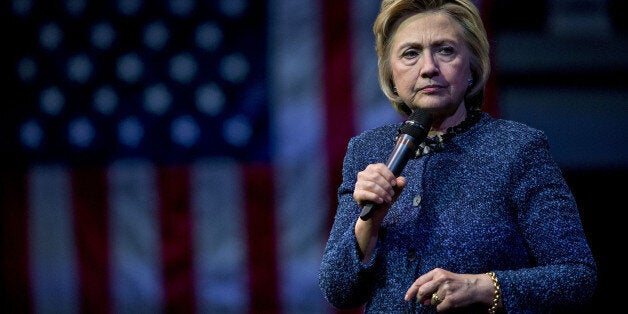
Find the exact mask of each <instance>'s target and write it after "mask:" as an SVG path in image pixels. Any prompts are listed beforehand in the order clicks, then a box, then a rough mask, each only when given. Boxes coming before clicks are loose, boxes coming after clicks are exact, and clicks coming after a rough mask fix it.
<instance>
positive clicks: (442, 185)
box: [319, 113, 597, 313]
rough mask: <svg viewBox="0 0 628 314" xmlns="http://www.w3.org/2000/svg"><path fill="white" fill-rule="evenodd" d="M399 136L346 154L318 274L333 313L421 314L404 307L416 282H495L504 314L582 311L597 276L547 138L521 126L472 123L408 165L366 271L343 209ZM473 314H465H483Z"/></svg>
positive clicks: (370, 140) (386, 129) (484, 120)
mask: <svg viewBox="0 0 628 314" xmlns="http://www.w3.org/2000/svg"><path fill="white" fill-rule="evenodd" d="M398 127H399V124H390V125H386V126H382V127H379V128H375V129H372V130H369V131H366V132H364V133H362V134H360V135H358V136H356V137H354V138H352V139H351V140H350V142H349V145H348V149H347V152H346V155H345V160H344V165H343V171H342V175H343V181H342V184H341V185H340V187H339V189H338V201H339V205H338V209H337V212H336V216H335V220H334V224H333V227H332V229H331V232H330V235H329V239H328V242H327V245H326V247H325V251H324V254H323V260H322V263H321V268H320V273H319V284H320V287H321V290H322V291H323V293H324V295H325V298H326V299H327V300H328V301H329V302H330V303H331V304H332V305H334V306H335V307H337V308H354V307H358V306H361V305H364V304H365V309H366V312H368V313H400V312H410V313H431V312H435V309H434V307H431V306H423V305H422V304H418V303H417V302H406V301H404V300H403V297H404V294H405V292H406V290H407V289H408V288H409V287H410V285H411V284H412V283H413V282H414V280H415V279H416V278H417V277H419V276H420V275H422V274H424V273H426V272H428V271H430V270H432V269H433V268H435V267H440V268H443V269H446V270H449V271H452V272H456V273H485V272H489V271H494V272H495V273H496V274H497V277H498V279H499V283H500V285H501V291H502V297H503V302H504V305H505V307H506V310H507V312H508V313H548V312H577V311H579V310H580V309H582V308H583V307H585V306H588V305H589V303H590V302H591V301H592V296H593V293H594V291H595V288H596V284H597V267H596V263H595V260H594V258H593V255H592V252H591V250H590V247H589V245H588V241H587V238H586V236H585V233H584V232H583V227H582V223H581V220H580V216H579V212H578V208H577V205H576V202H575V200H574V198H573V195H572V194H571V192H570V190H569V187H568V186H567V184H566V182H565V180H564V178H563V176H562V173H561V170H560V168H559V167H558V165H557V164H556V163H555V161H554V160H553V158H552V156H551V154H550V150H549V144H548V140H547V138H546V136H545V135H544V134H543V133H542V132H541V131H539V130H536V129H533V128H530V127H528V126H526V125H524V124H521V123H518V122H514V121H508V120H502V119H494V118H492V117H490V116H489V115H488V114H485V113H482V116H481V118H480V120H479V121H478V122H477V123H476V124H475V125H473V126H472V127H471V128H470V129H468V130H467V131H466V132H464V133H462V134H458V135H456V136H454V137H453V138H452V139H451V140H450V141H449V142H446V144H445V147H444V149H443V150H441V151H436V152H431V153H429V154H427V155H425V156H422V157H419V158H416V159H411V160H409V161H408V163H407V165H406V167H405V168H404V170H403V172H402V173H401V175H402V176H405V177H406V179H407V185H406V188H405V189H404V191H403V192H402V193H401V195H400V196H399V198H398V200H397V201H396V203H395V204H393V206H392V207H391V209H390V211H389V213H388V214H387V216H386V218H385V219H384V221H383V224H382V228H381V229H380V235H379V240H378V243H377V247H376V249H375V254H374V255H373V257H372V259H371V260H370V261H369V262H368V263H367V264H364V263H363V262H362V261H361V260H360V258H359V256H358V248H357V242H356V238H355V235H354V230H353V228H354V225H355V222H356V219H358V216H359V215H360V212H361V209H360V207H359V206H358V205H357V204H356V203H355V201H354V200H353V188H354V185H355V181H356V177H357V173H358V172H359V171H361V170H363V169H364V168H365V167H366V166H367V165H368V164H371V163H377V162H385V161H386V159H387V158H388V155H389V154H390V153H391V151H392V148H393V146H394V138H395V135H396V132H397V128H398ZM486 311H487V307H486V306H479V305H478V306H476V307H472V308H469V309H466V310H465V311H462V312H463V313H476V312H477V313H486Z"/></svg>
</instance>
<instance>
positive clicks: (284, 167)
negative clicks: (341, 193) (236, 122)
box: [268, 0, 330, 313]
mask: <svg viewBox="0 0 628 314" xmlns="http://www.w3.org/2000/svg"><path fill="white" fill-rule="evenodd" d="M269 5H270V9H269V12H270V14H269V27H270V29H269V33H270V41H269V45H268V46H269V58H270V64H271V66H270V71H271V73H270V77H271V80H270V104H271V106H272V108H271V119H272V122H273V123H272V125H273V126H274V129H273V130H272V134H273V139H274V140H275V141H276V142H275V143H276V145H274V149H275V151H274V152H273V157H274V159H273V164H274V167H275V191H276V194H275V200H276V204H277V207H276V208H277V210H278V211H277V235H278V237H279V238H278V239H277V241H278V247H277V251H278V256H279V265H278V269H279V277H280V278H279V283H280V284H279V287H280V301H281V304H282V305H283V309H282V311H283V312H285V313H324V312H325V311H326V310H327V309H328V308H329V306H328V305H327V303H326V301H325V300H324V299H323V297H322V294H321V292H320V289H319V288H318V269H319V267H320V259H321V256H322V244H323V242H324V237H326V234H325V233H326V226H327V225H326V223H327V221H326V219H327V217H328V213H329V210H330V208H329V201H328V200H329V196H328V195H325V193H326V192H327V189H326V182H327V170H326V169H327V165H326V164H325V153H324V152H325V148H324V145H323V144H324V141H323V134H322V133H323V131H324V130H325V127H324V122H323V117H324V112H323V110H324V105H323V104H322V100H321V99H322V95H321V86H322V82H321V75H322V73H321V69H322V66H321V65H322V62H323V60H321V56H322V47H321V45H322V38H321V37H320V35H321V33H320V30H321V29H322V27H321V26H320V25H321V24H320V23H321V21H320V17H321V13H320V12H321V7H320V5H321V3H320V2H319V1H277V0H274V1H270V4H269Z"/></svg>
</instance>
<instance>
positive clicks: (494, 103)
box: [479, 0, 501, 118]
mask: <svg viewBox="0 0 628 314" xmlns="http://www.w3.org/2000/svg"><path fill="white" fill-rule="evenodd" d="M494 8H495V6H494V4H493V1H492V0H482V3H481V6H480V8H479V9H480V14H481V15H482V20H483V21H484V27H485V28H486V36H487V37H488V41H489V44H490V45H491V50H490V57H491V76H489V78H488V81H487V82H486V87H485V88H484V104H482V110H483V111H485V112H487V113H489V114H490V115H491V116H493V117H495V118H499V117H501V110H500V108H499V94H498V89H499V86H498V84H497V82H498V79H499V77H498V73H497V67H496V66H495V62H497V56H496V55H495V48H494V47H493V46H492V44H493V43H494V42H493V38H494V37H493V27H492V24H491V21H492V20H493V18H492V15H493V10H494Z"/></svg>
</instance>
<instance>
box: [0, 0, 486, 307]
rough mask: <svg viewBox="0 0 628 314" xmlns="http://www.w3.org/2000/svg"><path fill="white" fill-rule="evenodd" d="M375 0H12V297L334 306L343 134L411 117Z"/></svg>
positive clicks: (6, 263)
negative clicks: (388, 80)
mask: <svg viewBox="0 0 628 314" xmlns="http://www.w3.org/2000/svg"><path fill="white" fill-rule="evenodd" d="M378 6H379V1H371V0H342V1H338V0H326V1H291V0H286V1H281V0H270V1H267V2H264V1H246V0H222V1H192V0H178V1H176V0H172V1H141V0H119V1H80V0H79V1H28V0H13V1H6V2H4V4H3V6H2V20H3V21H5V27H7V29H6V30H7V32H8V34H7V36H6V38H5V45H4V48H3V52H4V55H5V57H4V58H5V59H4V60H3V64H4V67H3V73H4V76H5V78H7V79H8V82H5V83H3V84H4V87H5V88H6V90H5V92H4V93H3V96H4V101H3V106H2V109H1V111H2V116H1V117H0V119H1V123H0V130H1V131H2V132H1V134H2V135H1V138H0V144H1V145H0V149H1V150H2V151H1V155H2V157H3V160H4V162H3V164H2V166H1V169H2V172H1V181H0V182H1V183H0V184H1V185H0V197H1V199H0V200H1V201H0V206H1V210H2V229H1V230H2V254H3V258H2V289H3V291H2V295H3V302H4V304H3V308H4V309H9V310H10V312H27V311H32V312H35V313H78V312H87V313H159V312H176V313H190V312H199V313H247V312H256V313H258V312H266V311H270V312H285V313H325V312H333V310H332V308H331V307H330V306H329V305H328V304H327V303H326V302H325V300H324V299H323V297H322V294H321V292H320V290H319V288H318V269H319V263H320V259H321V254H322V250H323V246H324V243H325V240H326V237H327V233H328V230H329V227H330V223H331V219H332V218H333V214H334V210H335V193H336V188H337V186H338V184H339V180H340V169H341V163H342V157H343V154H344V150H345V148H346V144H347V141H348V139H349V137H350V136H353V135H355V134H357V133H358V132H360V131H362V130H364V129H367V128H371V127H374V126H377V125H380V124H384V123H388V122H393V121H401V119H402V117H400V116H399V115H397V114H396V113H395V112H394V111H393V110H392V109H391V107H390V105H389V104H388V102H387V101H386V100H385V99H384V98H383V95H382V94H381V91H380V90H379V87H378V83H377V69H376V63H377V59H376V55H375V51H374V42H373V35H372V31H371V25H372V22H373V20H374V18H375V15H376V13H377V10H378ZM494 108H495V107H492V109H489V110H493V111H492V112H493V113H496V111H495V110H494ZM391 149H392V147H391Z"/></svg>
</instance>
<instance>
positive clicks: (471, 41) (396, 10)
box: [373, 0, 491, 115]
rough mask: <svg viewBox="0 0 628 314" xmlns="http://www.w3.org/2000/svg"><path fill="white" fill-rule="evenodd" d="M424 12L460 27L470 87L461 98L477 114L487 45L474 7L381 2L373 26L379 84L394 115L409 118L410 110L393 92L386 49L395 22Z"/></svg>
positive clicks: (436, 0) (457, 0) (428, 0)
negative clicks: (468, 55) (446, 18)
mask: <svg viewBox="0 0 628 314" xmlns="http://www.w3.org/2000/svg"><path fill="white" fill-rule="evenodd" d="M424 12H442V13H445V14H447V15H448V16H450V17H452V18H453V19H454V20H455V21H456V22H458V24H459V25H460V26H461V28H462V30H463V33H462V37H463V38H464V41H465V44H466V45H467V47H468V49H469V51H471V59H470V68H471V73H472V75H473V85H472V86H471V88H469V90H468V91H467V94H466V95H465V104H466V105H467V108H469V109H475V110H480V109H481V107H482V102H483V101H484V87H485V85H486V82H487V81H488V76H489V73H490V67H491V65H490V58H489V43H488V38H487V36H486V30H485V29H484V25H483V24H482V19H481V18H480V13H479V11H478V9H477V7H476V6H475V5H474V4H473V2H472V1H470V0H383V1H382V4H381V7H380V10H379V14H378V15H377V18H376V19H375V23H374V24H373V33H374V34H375V50H376V52H377V67H378V72H379V74H378V76H379V84H380V87H381V89H382V91H383V92H384V94H385V95H386V97H387V98H388V100H389V101H390V103H391V104H392V105H393V107H394V108H395V110H397V111H398V112H400V113H402V114H405V115H409V114H410V113H411V110H410V108H409V107H408V106H407V105H406V104H405V103H404V102H403V101H402V100H401V98H399V96H397V95H396V93H395V92H394V90H393V87H394V86H393V81H392V69H391V67H390V49H391V43H392V38H393V36H394V34H395V32H396V31H397V27H398V24H399V22H400V21H401V20H402V19H403V18H405V17H407V16H408V15H414V14H417V13H424Z"/></svg>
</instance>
